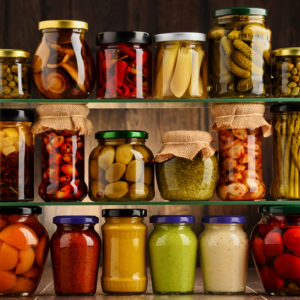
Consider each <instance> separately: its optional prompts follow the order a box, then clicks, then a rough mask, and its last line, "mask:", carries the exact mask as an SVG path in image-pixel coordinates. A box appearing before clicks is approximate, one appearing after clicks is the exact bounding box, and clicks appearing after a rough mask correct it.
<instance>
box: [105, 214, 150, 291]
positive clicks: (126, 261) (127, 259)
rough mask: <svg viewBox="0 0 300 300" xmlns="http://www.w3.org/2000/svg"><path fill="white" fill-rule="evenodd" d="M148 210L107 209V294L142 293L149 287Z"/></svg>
mask: <svg viewBox="0 0 300 300" xmlns="http://www.w3.org/2000/svg"><path fill="white" fill-rule="evenodd" d="M146 215H147V211H146V210H145V209H105V210H102V217H104V218H105V224H104V225H103V226H102V236H103V249H104V252H103V273H102V279H101V283H102V289H103V291H104V292H105V293H114V294H141V293H144V292H145V291H146V288H147V275H146V251H145V249H146V231H147V227H146V225H145V224H144V223H143V217H145V216H146Z"/></svg>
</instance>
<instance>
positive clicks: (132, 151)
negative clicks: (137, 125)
mask: <svg viewBox="0 0 300 300" xmlns="http://www.w3.org/2000/svg"><path fill="white" fill-rule="evenodd" d="M95 138H96V139H97V140H98V144H99V145H98V146H97V147H96V148H95V149H94V150H93V151H92V153H91V154H90V159H89V196H90V198H91V200H93V201H147V200H151V199H153V197H154V170H153V163H152V159H153V154H152V152H151V150H150V149H149V148H148V147H147V146H146V145H145V142H146V140H147V139H148V133H147V132H145V131H136V130H135V131H132V130H116V131H99V132H97V133H96V135H95Z"/></svg>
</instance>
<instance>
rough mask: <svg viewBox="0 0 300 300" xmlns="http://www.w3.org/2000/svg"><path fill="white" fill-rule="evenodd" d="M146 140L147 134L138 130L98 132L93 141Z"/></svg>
mask: <svg viewBox="0 0 300 300" xmlns="http://www.w3.org/2000/svg"><path fill="white" fill-rule="evenodd" d="M133 138H139V139H148V133H147V132H146V131H140V130H114V131H98V132H97V133H96V134H95V139H97V140H99V139H133Z"/></svg>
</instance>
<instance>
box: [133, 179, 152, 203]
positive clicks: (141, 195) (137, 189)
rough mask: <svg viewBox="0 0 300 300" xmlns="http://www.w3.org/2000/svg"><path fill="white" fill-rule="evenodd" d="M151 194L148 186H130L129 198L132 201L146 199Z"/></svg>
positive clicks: (138, 184) (139, 183)
mask: <svg viewBox="0 0 300 300" xmlns="http://www.w3.org/2000/svg"><path fill="white" fill-rule="evenodd" d="M148 194H149V188H148V186H147V185H145V184H143V183H141V182H137V183H134V184H132V185H131V186H130V188H129V196H130V197H131V198H132V199H145V198H147V196H148Z"/></svg>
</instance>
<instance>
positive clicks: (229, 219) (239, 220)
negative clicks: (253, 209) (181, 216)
mask: <svg viewBox="0 0 300 300" xmlns="http://www.w3.org/2000/svg"><path fill="white" fill-rule="evenodd" d="M202 223H210V224H216V223H217V224H244V223H246V218H245V217H242V216H206V217H203V218H202Z"/></svg>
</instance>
